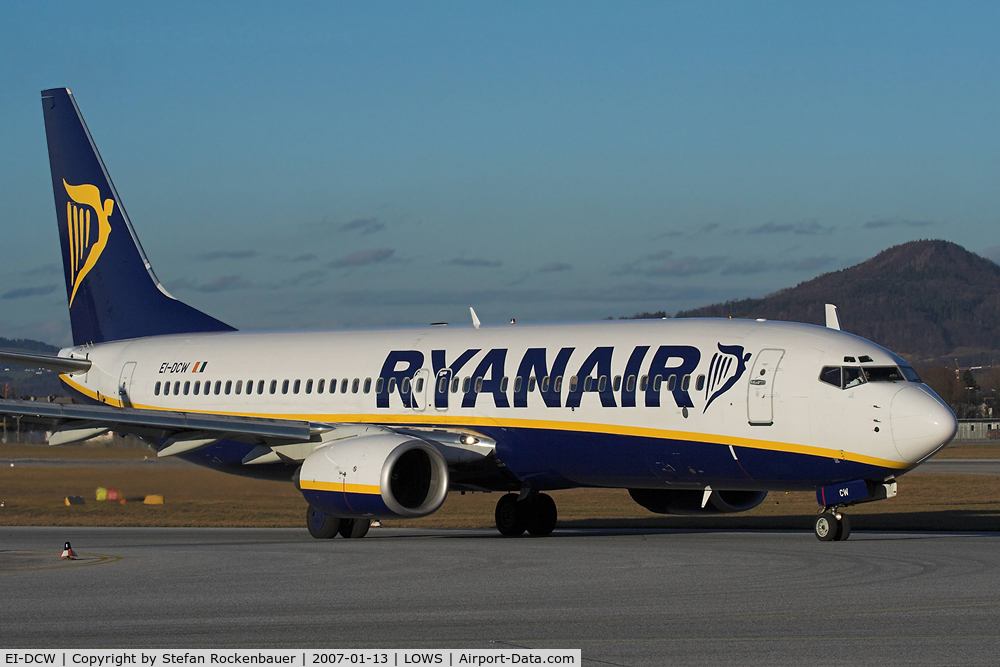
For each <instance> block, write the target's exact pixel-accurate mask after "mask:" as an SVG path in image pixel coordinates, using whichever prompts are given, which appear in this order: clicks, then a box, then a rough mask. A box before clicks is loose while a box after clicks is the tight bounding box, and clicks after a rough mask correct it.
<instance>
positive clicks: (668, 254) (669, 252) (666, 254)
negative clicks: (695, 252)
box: [645, 250, 674, 259]
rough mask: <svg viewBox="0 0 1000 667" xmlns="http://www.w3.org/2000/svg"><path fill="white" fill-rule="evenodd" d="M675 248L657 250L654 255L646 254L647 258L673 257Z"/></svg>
mask: <svg viewBox="0 0 1000 667" xmlns="http://www.w3.org/2000/svg"><path fill="white" fill-rule="evenodd" d="M673 256H674V251H673V250H657V251H656V252H654V253H653V254H652V255H646V257H645V259H666V258H667V257H673Z"/></svg>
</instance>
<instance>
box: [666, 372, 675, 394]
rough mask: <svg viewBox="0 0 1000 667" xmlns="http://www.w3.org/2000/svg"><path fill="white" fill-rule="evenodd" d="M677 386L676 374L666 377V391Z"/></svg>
mask: <svg viewBox="0 0 1000 667" xmlns="http://www.w3.org/2000/svg"><path fill="white" fill-rule="evenodd" d="M676 388H677V376H676V375H671V376H670V377H668V378H667V391H673V390H674V389H676Z"/></svg>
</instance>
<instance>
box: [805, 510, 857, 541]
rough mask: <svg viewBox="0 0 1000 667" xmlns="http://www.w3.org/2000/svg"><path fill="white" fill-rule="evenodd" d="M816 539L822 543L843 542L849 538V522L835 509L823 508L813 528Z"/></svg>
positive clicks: (845, 516)
mask: <svg viewBox="0 0 1000 667" xmlns="http://www.w3.org/2000/svg"><path fill="white" fill-rule="evenodd" d="M813 532H814V533H815V534H816V539H818V540H821V541H823V542H843V541H844V540H846V539H847V538H848V537H850V536H851V520H850V519H848V518H847V515H846V514H842V513H841V512H840V510H838V509H837V508H836V507H830V508H826V507H824V508H823V512H822V513H821V514H820V515H819V516H818V517H816V525H815V526H813Z"/></svg>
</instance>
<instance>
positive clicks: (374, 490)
mask: <svg viewBox="0 0 1000 667" xmlns="http://www.w3.org/2000/svg"><path fill="white" fill-rule="evenodd" d="M297 485H298V488H299V490H300V491H301V492H302V495H303V496H304V497H305V499H306V500H307V501H308V502H309V504H310V505H312V506H313V507H315V508H316V509H318V510H320V511H322V512H325V513H327V514H330V515H332V516H338V517H344V518H354V519H358V518H374V519H389V518H397V517H403V518H416V517H421V516H427V515H428V514H431V513H432V512H435V511H436V510H437V509H438V508H439V507H441V505H442V503H444V499H445V496H446V495H447V494H448V464H447V463H446V462H445V460H444V457H443V456H441V453H440V452H439V451H438V450H437V449H436V448H435V447H434V446H433V445H432V444H430V443H428V442H426V441H424V440H419V439H414V438H410V437H406V436H401V435H396V434H388V433H386V434H378V435H369V436H362V437H357V438H349V439H347V440H344V441H338V442H334V443H331V444H329V445H326V446H324V447H320V448H319V449H316V450H315V451H313V453H312V454H310V455H309V456H308V457H306V459H305V461H303V462H302V468H301V469H300V470H299V474H298V480H297Z"/></svg>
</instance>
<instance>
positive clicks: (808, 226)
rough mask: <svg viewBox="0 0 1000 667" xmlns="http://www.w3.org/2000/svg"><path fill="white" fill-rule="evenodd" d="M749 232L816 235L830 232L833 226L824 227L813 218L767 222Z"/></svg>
mask: <svg viewBox="0 0 1000 667" xmlns="http://www.w3.org/2000/svg"><path fill="white" fill-rule="evenodd" d="M750 233H751V234H804V235H808V236H816V235H818V234H832V233H833V227H824V226H823V225H821V224H819V223H818V222H816V221H815V220H804V221H802V222H794V223H786V224H781V225H779V224H775V223H773V222H769V223H767V224H764V225H761V226H760V227H754V228H752V229H750Z"/></svg>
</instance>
